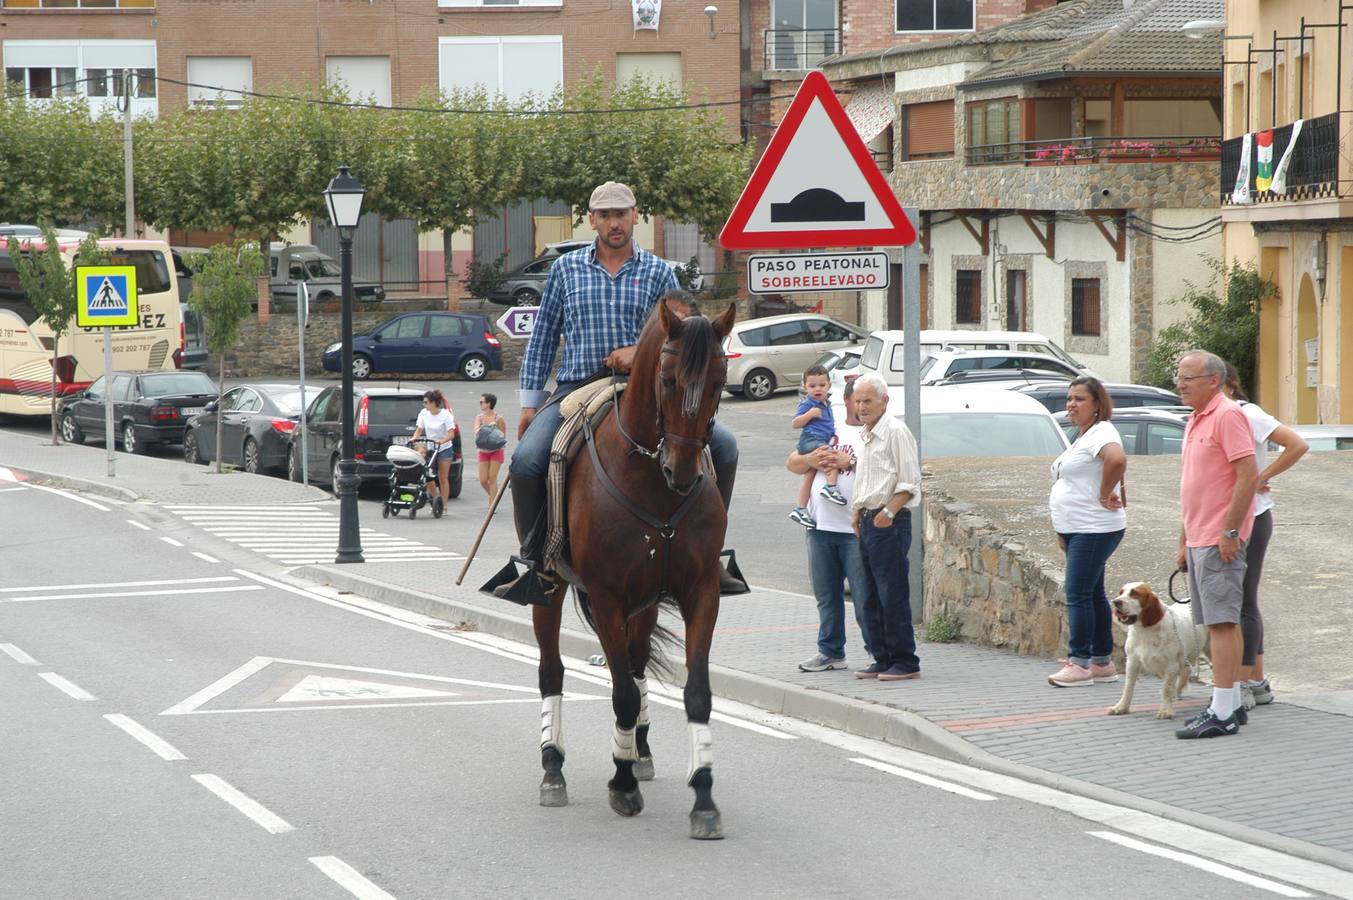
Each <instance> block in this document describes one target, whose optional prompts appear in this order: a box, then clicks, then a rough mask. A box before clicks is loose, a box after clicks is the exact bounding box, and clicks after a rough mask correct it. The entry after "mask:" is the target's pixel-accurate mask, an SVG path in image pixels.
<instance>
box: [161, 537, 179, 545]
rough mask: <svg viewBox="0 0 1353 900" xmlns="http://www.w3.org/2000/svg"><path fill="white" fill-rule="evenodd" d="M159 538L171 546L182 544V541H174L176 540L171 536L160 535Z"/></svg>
mask: <svg viewBox="0 0 1353 900" xmlns="http://www.w3.org/2000/svg"><path fill="white" fill-rule="evenodd" d="M160 540H162V541H164V542H165V543H166V544H168V545H169V546H171V547H182V546H183V543H182V542H181V541H176V540H174V539H173V538H171V537H161V538H160Z"/></svg>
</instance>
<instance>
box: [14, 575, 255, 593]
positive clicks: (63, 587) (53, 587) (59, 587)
mask: <svg viewBox="0 0 1353 900" xmlns="http://www.w3.org/2000/svg"><path fill="white" fill-rule="evenodd" d="M221 581H239V579H238V578H236V577H235V576H233V575H216V576H213V577H211V578H163V579H158V580H155V581H98V582H92V583H87V584H43V585H30V586H28V587H7V588H0V594H18V593H25V592H28V591H82V590H84V589H85V588H113V587H155V586H157V585H162V584H210V583H213V582H221Z"/></svg>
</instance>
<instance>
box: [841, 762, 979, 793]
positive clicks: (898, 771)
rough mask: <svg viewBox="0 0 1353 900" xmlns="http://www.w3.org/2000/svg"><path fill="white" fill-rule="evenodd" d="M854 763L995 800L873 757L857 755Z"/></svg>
mask: <svg viewBox="0 0 1353 900" xmlns="http://www.w3.org/2000/svg"><path fill="white" fill-rule="evenodd" d="M851 762H853V763H859V764H860V765H862V766H868V767H869V768H871V769H877V770H879V771H880V772H887V773H888V774H889V775H896V776H897V777H899V778H908V779H910V780H912V781H915V782H917V783H918V784H924V785H928V786H929V787H933V788H939V789H940V790H942V791H948V792H949V793H951V794H958V795H959V796H960V797H967V798H968V799H970V800H995V799H996V798H995V797H993V796H991V795H990V794H983V793H979V792H978V791H974V790H973V789H972V788H966V787H963V786H962V785H961V784H954V783H953V782H951V781H941V780H940V779H938V778H931V777H930V776H929V775H922V774H921V773H920V772H913V771H911V770H910V769H903V768H901V767H900V766H890V765H888V764H887V763H881V762H878V761H877V760H873V759H864V758H863V757H858V756H857V757H855V758H853V759H852V760H851Z"/></svg>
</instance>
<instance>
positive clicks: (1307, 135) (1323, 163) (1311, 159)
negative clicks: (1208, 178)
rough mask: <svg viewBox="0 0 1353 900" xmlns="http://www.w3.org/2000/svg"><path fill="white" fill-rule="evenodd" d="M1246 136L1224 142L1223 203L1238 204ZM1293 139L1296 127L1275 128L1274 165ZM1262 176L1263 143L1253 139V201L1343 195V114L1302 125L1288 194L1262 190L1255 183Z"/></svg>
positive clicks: (1294, 149) (1251, 144) (1290, 168)
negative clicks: (1341, 179) (1341, 150)
mask: <svg viewBox="0 0 1353 900" xmlns="http://www.w3.org/2000/svg"><path fill="white" fill-rule="evenodd" d="M1243 142H1244V138H1238V137H1236V138H1231V139H1230V140H1227V141H1223V142H1222V145H1221V202H1222V204H1223V205H1225V206H1230V205H1234V201H1233V200H1232V194H1233V193H1234V191H1235V189H1236V179H1237V178H1238V177H1239V176H1240V151H1241V146H1242V144H1243ZM1291 142H1292V126H1291V125H1284V126H1283V127H1281V128H1275V129H1273V166H1274V168H1275V169H1276V168H1277V166H1278V162H1279V161H1280V160H1281V159H1282V158H1283V154H1284V153H1286V152H1287V145H1288V144H1290V143H1291ZM1258 176H1259V146H1258V144H1257V143H1256V142H1255V141H1254V140H1253V139H1251V141H1250V200H1251V202H1252V203H1277V202H1282V201H1285V200H1310V199H1314V198H1317V197H1338V196H1342V195H1341V193H1340V190H1339V113H1330V114H1329V115H1327V116H1321V117H1320V118H1318V119H1307V120H1306V121H1305V122H1303V123H1302V124H1301V134H1300V135H1298V136H1297V145H1296V147H1295V148H1293V150H1292V159H1291V161H1290V162H1289V163H1288V167H1287V193H1285V194H1274V193H1272V192H1270V191H1267V190H1265V191H1260V190H1259V189H1258V187H1257V186H1256V184H1255V179H1256V178H1257V177H1258Z"/></svg>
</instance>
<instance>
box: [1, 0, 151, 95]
mask: <svg viewBox="0 0 1353 900" xmlns="http://www.w3.org/2000/svg"><path fill="white" fill-rule="evenodd" d="M72 5H73V4H72ZM3 53H4V65H5V81H6V82H8V83H9V87H8V91H9V92H12V93H17V94H20V95H26V96H28V97H31V98H33V99H35V100H51V99H55V98H61V97H84V98H86V99H88V100H90V101H92V102H91V103H90V107H91V111H92V112H93V113H94V114H95V115H98V114H100V113H102V112H104V111H106V110H107V109H109V108H110V107H111V105H112V98H115V97H121V96H123V94H124V93H127V92H130V93H131V95H132V97H133V98H134V99H135V100H138V101H146V102H143V103H134V104H133V107H132V110H133V112H134V113H135V114H138V115H139V114H143V113H150V114H151V115H154V114H155V113H157V112H158V111H159V110H158V106H157V104H156V99H155V98H156V94H157V91H156V81H155V42H154V41H136V40H87V41H44V40H14V41H5V42H4V49H3ZM125 69H130V70H132V78H131V84H130V85H124V84H123V77H122V73H123V70H125Z"/></svg>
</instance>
